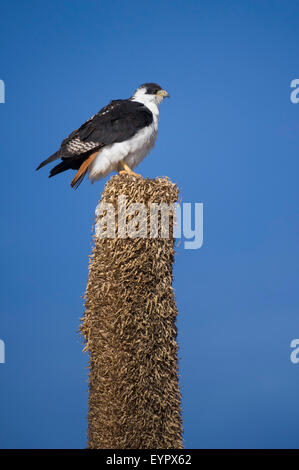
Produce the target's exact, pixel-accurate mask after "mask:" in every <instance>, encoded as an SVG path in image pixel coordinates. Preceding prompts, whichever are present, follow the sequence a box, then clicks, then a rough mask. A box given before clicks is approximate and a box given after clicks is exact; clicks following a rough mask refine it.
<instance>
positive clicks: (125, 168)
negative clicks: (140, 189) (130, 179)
mask: <svg viewBox="0 0 299 470" xmlns="http://www.w3.org/2000/svg"><path fill="white" fill-rule="evenodd" d="M121 168H122V169H121ZM118 173H119V174H120V175H123V174H127V175H133V176H139V177H140V178H141V175H139V174H138V173H135V171H133V170H131V168H130V167H129V166H128V165H127V164H126V163H125V162H124V161H121V162H120V164H119V166H118Z"/></svg>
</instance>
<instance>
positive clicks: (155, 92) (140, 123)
mask: <svg viewBox="0 0 299 470" xmlns="http://www.w3.org/2000/svg"><path fill="white" fill-rule="evenodd" d="M166 97H169V93H168V92H167V91H166V90H164V89H163V88H162V87H161V86H160V85H158V84H157V83H144V84H142V85H140V86H139V87H138V88H137V90H136V91H135V92H134V94H133V95H132V96H131V97H130V98H128V99H117V100H112V101H111V102H110V103H109V104H108V105H107V106H105V107H104V108H102V109H101V110H100V111H99V112H98V113H97V114H95V115H94V116H92V117H91V118H90V119H88V120H87V121H86V122H84V123H83V124H82V126H81V127H79V128H78V129H76V130H74V131H73V132H72V133H71V134H70V135H69V136H68V137H67V138H66V139H64V140H63V141H62V143H61V146H60V148H59V150H58V151H57V152H55V153H54V154H53V155H51V156H50V157H48V158H47V159H46V160H44V161H43V162H42V163H40V165H39V166H38V167H37V168H36V170H39V169H40V168H42V167H43V166H45V165H47V164H48V163H51V162H53V161H55V160H58V159H61V162H60V163H58V165H56V166H55V167H54V168H52V169H51V171H50V174H49V178H51V177H53V176H55V175H58V174H59V173H62V172H63V171H66V170H69V169H72V170H77V172H76V174H75V176H74V178H73V179H72V181H71V187H72V188H74V189H76V188H78V186H79V185H80V184H81V182H82V181H83V179H84V177H85V175H86V174H88V175H89V178H90V180H91V182H92V183H93V182H94V181H97V180H99V179H101V178H104V177H105V176H107V175H108V174H109V173H110V172H112V171H117V172H118V173H119V174H130V175H134V176H141V175H138V174H137V173H135V172H134V171H133V168H135V167H136V166H137V165H138V164H139V163H140V162H141V161H142V160H143V159H144V158H145V156H146V155H147V154H148V153H149V152H150V150H151V149H152V148H153V146H154V145H155V141H156V138H157V132H158V120H159V105H160V103H161V102H162V101H163V100H164V98H166Z"/></svg>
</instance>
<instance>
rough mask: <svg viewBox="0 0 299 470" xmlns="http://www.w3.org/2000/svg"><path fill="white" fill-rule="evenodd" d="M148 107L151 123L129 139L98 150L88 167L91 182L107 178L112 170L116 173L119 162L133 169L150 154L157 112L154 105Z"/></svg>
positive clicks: (155, 128)
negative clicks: (151, 116) (151, 117)
mask: <svg viewBox="0 0 299 470" xmlns="http://www.w3.org/2000/svg"><path fill="white" fill-rule="evenodd" d="M148 107H149V108H150V110H151V111H152V113H153V122H152V123H151V124H150V125H149V126H147V127H144V128H143V129H140V131H138V132H137V133H136V134H135V135H134V136H133V137H131V138H130V139H128V140H126V141H124V142H118V143H116V144H112V145H107V146H106V147H104V148H103V149H102V150H100V151H99V153H98V155H97V157H96V158H95V159H94V161H93V163H92V164H91V165H90V171H89V177H90V179H91V180H92V181H95V180H98V179H100V178H103V177H105V176H107V175H108V174H109V173H110V172H111V171H113V170H116V171H117V169H118V164H119V162H121V161H124V162H125V163H126V164H127V165H128V166H129V167H130V168H135V167H136V166H137V165H138V164H139V163H140V162H141V161H142V160H143V159H144V157H145V156H146V155H147V154H148V153H149V152H150V150H151V149H152V148H153V146H154V145H155V141H156V138H157V132H158V119H159V110H158V107H157V106H156V105H153V106H151V107H150V106H148ZM151 108H152V109H151Z"/></svg>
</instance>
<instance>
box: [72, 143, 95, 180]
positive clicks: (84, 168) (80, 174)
mask: <svg viewBox="0 0 299 470" xmlns="http://www.w3.org/2000/svg"><path fill="white" fill-rule="evenodd" d="M98 153H99V151H98V150H97V151H96V152H94V153H92V154H91V155H90V156H89V157H88V158H87V159H86V160H85V161H84V162H83V163H82V165H81V166H80V168H79V170H78V171H77V173H76V174H75V176H74V178H73V179H72V182H71V187H72V188H74V189H76V188H78V186H79V184H80V183H81V182H82V180H83V178H84V176H85V175H86V173H87V170H88V168H89V165H90V164H91V163H92V162H93V161H94V159H95V158H96V156H97V155H98Z"/></svg>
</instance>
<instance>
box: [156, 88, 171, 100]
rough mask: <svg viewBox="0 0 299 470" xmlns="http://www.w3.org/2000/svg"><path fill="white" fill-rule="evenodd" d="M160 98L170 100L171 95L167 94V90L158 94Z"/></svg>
mask: <svg viewBox="0 0 299 470" xmlns="http://www.w3.org/2000/svg"><path fill="white" fill-rule="evenodd" d="M157 95H158V96H162V98H170V94H169V93H167V91H166V90H159V91H158V93H157Z"/></svg>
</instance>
